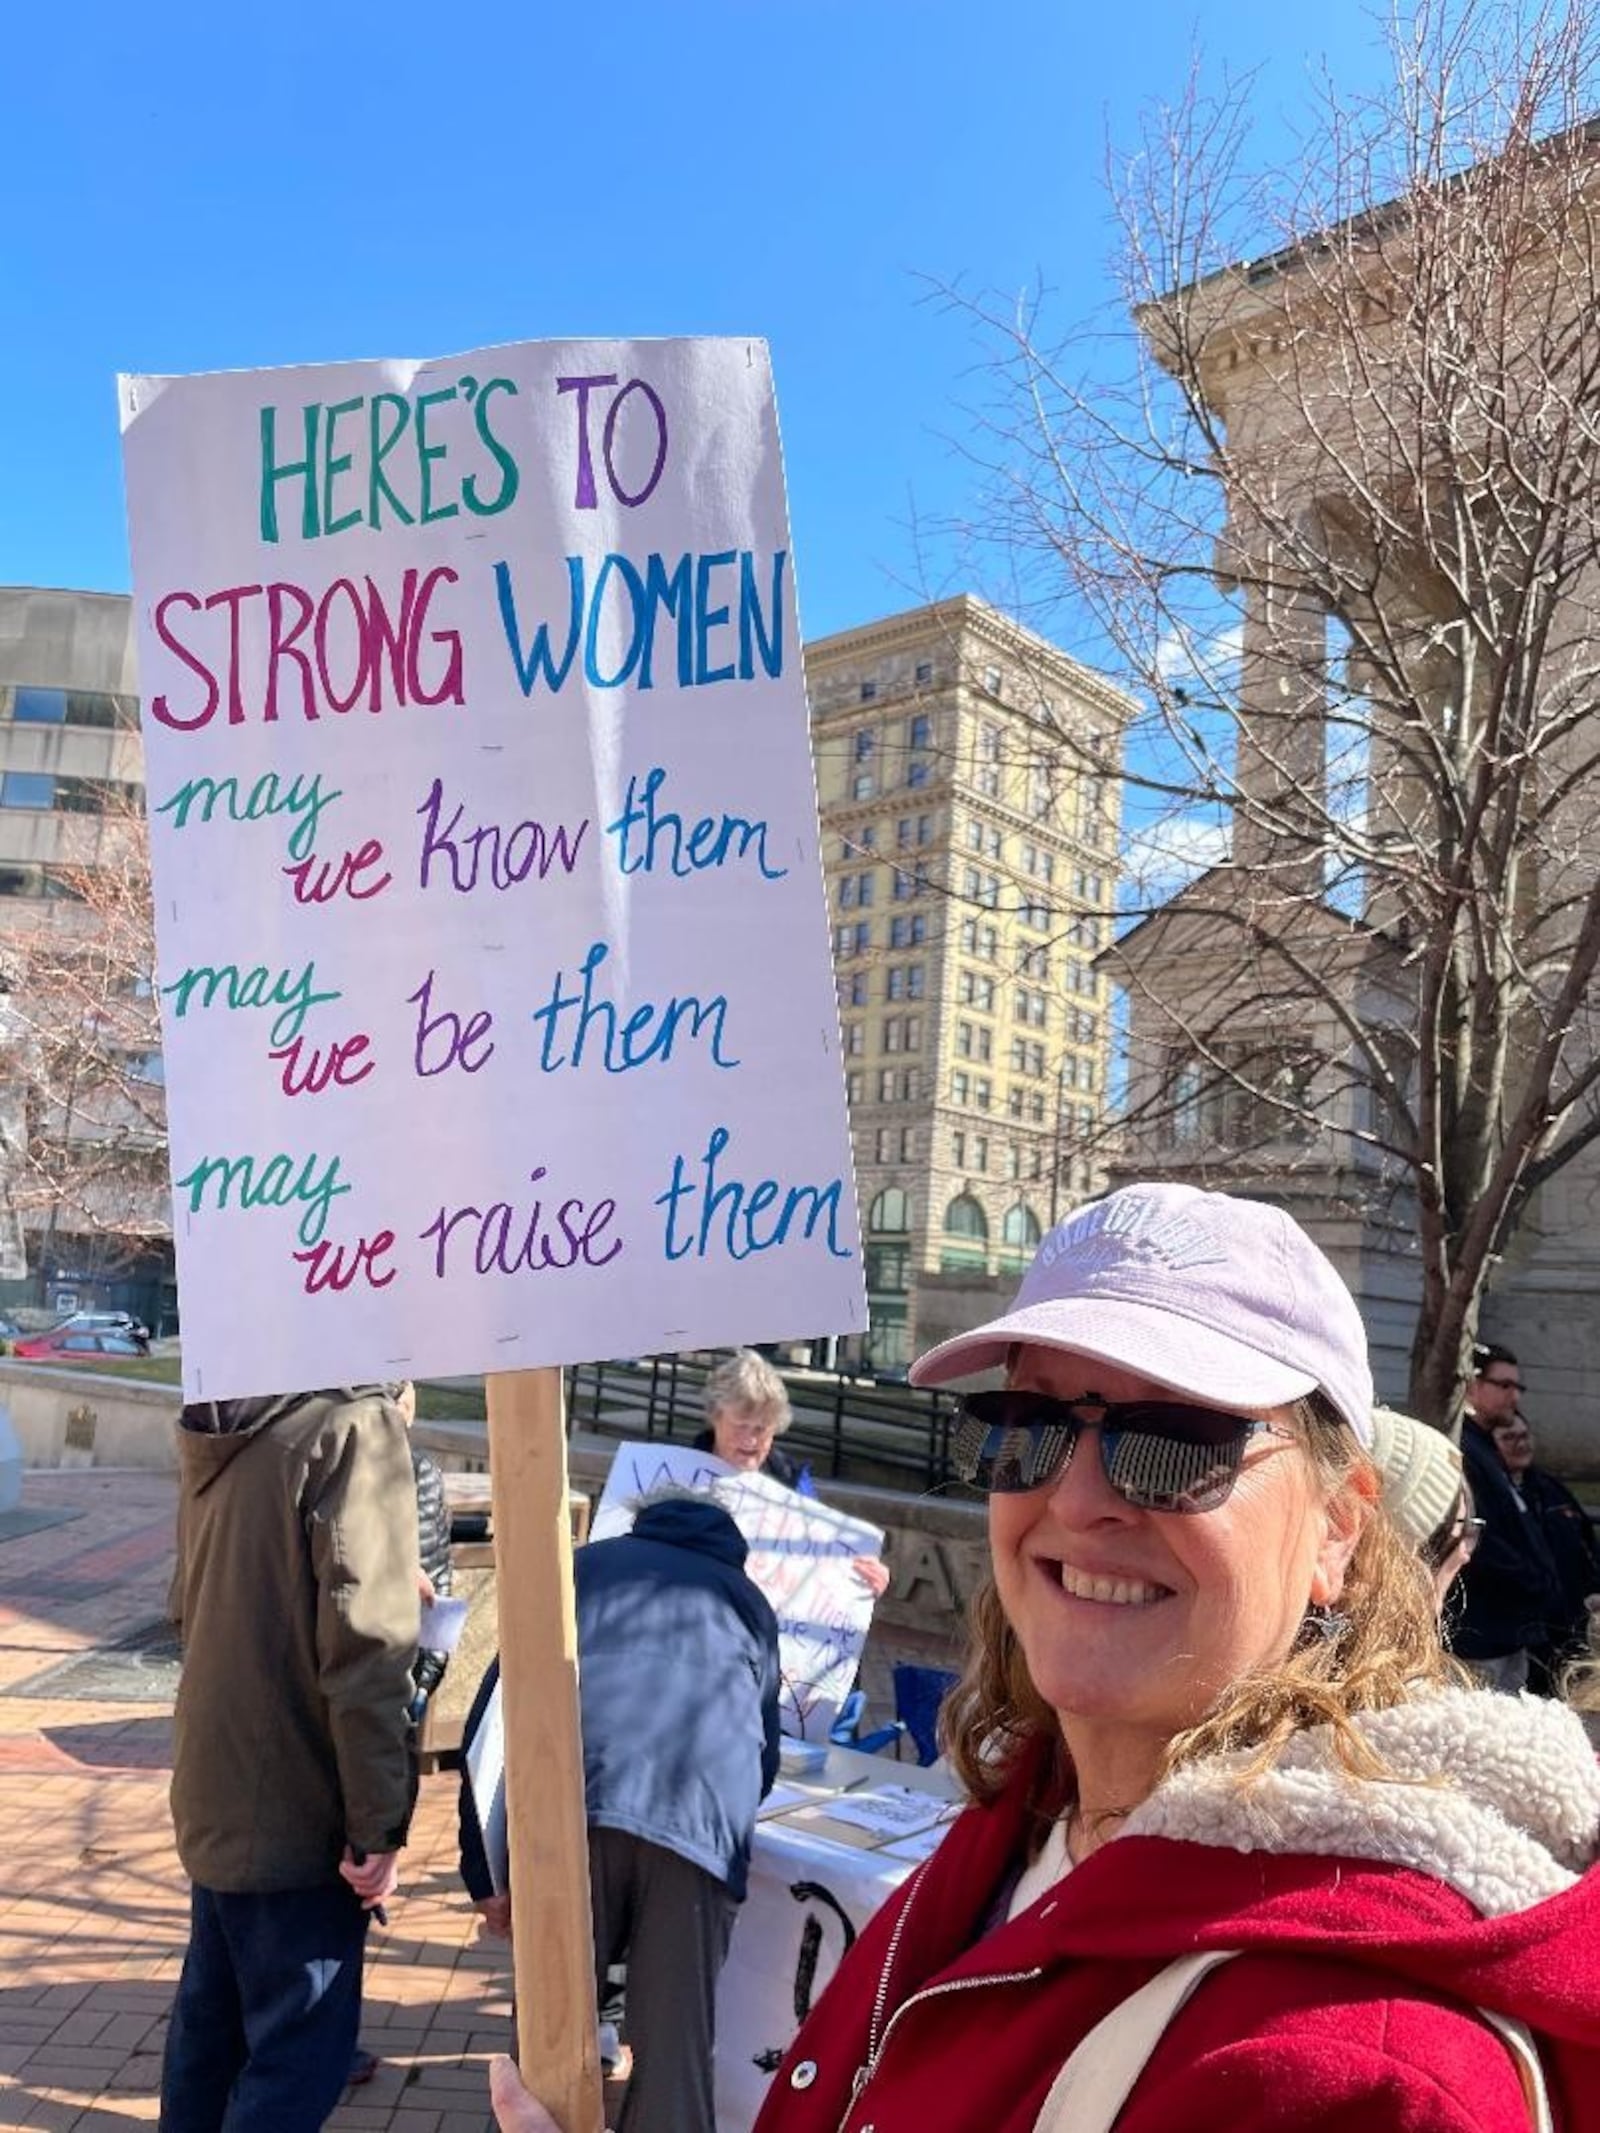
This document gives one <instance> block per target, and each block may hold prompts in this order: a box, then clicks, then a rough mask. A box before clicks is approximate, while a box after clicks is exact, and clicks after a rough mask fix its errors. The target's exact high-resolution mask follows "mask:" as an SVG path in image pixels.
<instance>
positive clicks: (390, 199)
mask: <svg viewBox="0 0 1600 2133" xmlns="http://www.w3.org/2000/svg"><path fill="white" fill-rule="evenodd" d="M1197 36H1198V39H1199V41H1200V43H1201V45H1202V46H1203V48H1204V50H1205V52H1206V53H1207V55H1208V57H1209V58H1211V59H1214V60H1216V61H1218V62H1221V61H1226V62H1227V63H1228V64H1230V65H1231V66H1234V67H1253V66H1260V67H1261V68H1262V69H1263V74H1262V78H1261V81H1260V85H1259V91H1258V100H1259V110H1260V123H1261V126H1262V129H1263V133H1264V136H1265V144H1266V145H1267V146H1269V147H1270V146H1271V145H1272V144H1273V140H1274V136H1275V135H1278V133H1279V129H1280V127H1281V126H1282V124H1283V123H1284V121H1285V119H1286V118H1289V119H1292V117H1293V115H1294V114H1295V112H1296V111H1297V110H1298V109H1302V108H1303V106H1304V103H1305V100H1306V95H1307V84H1308V81H1309V79H1310V77H1311V74H1312V72H1313V71H1314V69H1315V67H1316V65H1317V64H1318V63H1319V62H1320V61H1321V60H1323V59H1324V58H1325V59H1326V60H1328V61H1329V62H1330V63H1331V65H1332V67H1333V68H1334V71H1335V72H1336V73H1337V74H1338V75H1339V76H1340V77H1341V79H1343V80H1345V81H1346V82H1350V81H1359V80H1362V79H1370V78H1371V77H1372V76H1373V74H1374V72H1375V71H1376V69H1377V67H1378V64H1379V61H1378V56H1377V50H1378V29H1377V24H1376V21H1375V19H1374V15H1373V14H1372V13H1370V12H1369V11H1368V9H1367V8H1366V7H1364V6H1362V5H1360V4H1358V0H1331V4H1329V5H1326V6H1323V7H1320V8H1317V9H1301V8H1298V7H1294V6H1290V5H1285V4H1284V0H1232V4H1229V5H1227V6H1225V7H1224V6H1222V5H1218V4H1215V0H1213V4H1211V5H1209V6H1201V7H1199V8H1198V9H1197V8H1196V7H1195V6H1194V5H1193V4H1192V0H1191V4H1190V5H1187V6H1182V5H1178V4H1175V0H1131V4H1130V0H1124V4H1121V5H1118V4H1115V0H1111V4H1105V0H1098V4H1096V0H1091V4H1087V5H1086V4H1084V0H1075V4H1064V0H1001V4H999V5H995V6H988V7H980V6H966V7H963V6H957V5H953V4H950V0H676V4H670V0H669V4H663V0H648V4H647V0H618V4H614V5H609V6H608V5H606V4H605V0H597V4H594V0H592V4H589V5H585V6H583V7H573V8H561V7H557V6H554V5H552V4H551V0H518V4H515V5H512V4H507V0H477V4H474V5H461V6H454V7H451V6H441V5H439V4H438V0H430V4H428V5H426V6H424V5H420V4H418V0H392V4H389V5H383V4H380V0H361V4H359V5H352V4H348V0H276V4H268V5H265V6H261V7H243V8H239V7H230V6H226V5H218V4H217V0H206V4H204V5H201V4H199V0H166V4H165V5H163V6H162V7H160V8H158V9H152V10H148V11H146V12H145V14H144V15H143V16H142V17H141V15H140V13H139V11H138V10H134V9H128V8H123V7H117V6H113V5H111V4H110V0H87V4H86V5H85V4H78V5H72V4H62V0H56V4H50V0H45V4H43V5H30V6H24V7H18V8H14V9H13V10H12V11H11V13H10V16H9V18H8V20H7V24H6V29H5V72H6V83H7V97H6V146H5V158H4V176H3V177H0V292H3V308H0V318H3V322H4V330H3V334H0V388H3V389H0V583H36V584H47V585H71V586H82V587H91V588H100V589H111V590H122V589H125V588H126V586H127V582H128V579H127V557H126V545H125V537H124V529H123V515H122V489H121V473H120V464H119V457H118V449H117V428H116V416H115V404H114V391H113V378H114V374H115V373H116V372H117V371H118V370H138V371H186V370H209V369H218V368H239V367H249V366H254V365H258V364H273V363H289V362H300V361H319V360H333V359H339V358H349V357H359V356H391V355H392V356H407V355H411V356H431V355H442V354H447V353H450V352H453V351H455V350H458V349H466V348H471V347H474V346H478V345H481V344H484V343H488V342H494V341H502V340H514V339H522V338H534V337H538V336H547V335H548V336H560V335H564V334H577V333H590V334H641V335H643V334H679V333H724V332H736V333H756V334H762V335H765V336H766V337H767V339H768V340H770V341H771V343H772V347H773V356H774V364H775V368H776V373H777V382H778V394H779V404H780V410H781V413H782V418H783V425H784V441H785V453H786V459H787V465H788V476H789V492H790V503H791V510H792V514H793V519H794V536H795V551H796V560H797V564H798V569H799V585H800V596H801V607H802V615H803V620H804V624H805V628H806V631H807V634H808V635H811V636H817V635H821V634H824V633H825V632H828V631H830V630H834V629H840V628H844V627H847V626H849V625H850V624H852V623H856V622H862V621H866V620H869V619H870V618H871V617H873V616H874V615H877V614H883V613H887V612H890V611H892V610H893V609H894V608H896V607H899V606H906V605H909V604H911V603H912V602H913V601H914V600H915V599H917V598H919V597H921V596H922V592H923V588H924V586H925V585H926V586H927V588H928V589H929V590H931V591H946V590H950V589H952V587H951V585H950V583H949V580H948V578H947V576H945V575H943V573H944V571H945V569H946V567H947V566H946V565H945V564H944V563H943V562H941V559H940V558H939V557H938V556H937V555H935V556H934V557H933V558H932V560H931V563H930V564H928V565H924V564H922V563H920V562H919V558H918V550H917V543H916V542H915V540H914V539H913V537H912V533H911V530H910V528H911V522H912V520H913V517H914V516H922V517H924V518H927V517H933V518H936V517H938V516H939V515H941V514H944V513H949V512H958V511H959V510H960V509H961V508H962V505H963V503H964V502H966V501H967V500H968V499H969V476H968V474H967V472H966V470H965V469H964V467H963V465H962V463H961V461H960V458H959V455H957V454H955V453H953V452H952V449H951V444H950V439H951V438H952V437H953V436H959V434H960V432H961V429H962V426H963V425H962V418H961V412H960V410H961V404H962V399H963V394H964V393H965V392H968V391H970V390H971V385H970V379H969V376H968V373H969V371H970V368H971V366H972V364H973V363H974V361H975V360H976V358H977V352H978V351H977V349H976V347H975V344H974V342H973V339H972V336H971V333H970V330H969V329H968V328H967V327H965V326H964V325H963V324H962V323H961V322H960V321H959V320H958V319H956V318H954V317H952V316H950V315H949V314H948V313H946V312H943V311H942V310H941V309H940V308H939V307H938V306H937V305H935V304H932V303H930V302H928V301H927V300H926V293H925V287H924V284H923V282H922V280H921V279H919V277H934V278H937V279H952V280H953V279H956V278H960V279H962V280H964V281H965V282H966V283H967V284H968V285H969V286H971V287H973V288H984V287H997V288H1002V289H1015V288H1017V287H1019V286H1021V285H1022V284H1024V283H1026V282H1028V281H1030V280H1032V279H1033V278H1035V277H1036V276H1042V277H1043V278H1044V279H1045V281H1047V282H1048V283H1050V284H1051V285H1053V286H1054V287H1055V288H1056V289H1057V290H1058V291H1059V297H1058V302H1057V313H1056V315H1057V317H1058V318H1060V319H1062V320H1066V319H1068V318H1070V317H1073V316H1077V315H1082V314H1085V313H1088V312H1090V311H1092V310H1094V309H1095V308H1096V307H1097V306H1098V305H1100V304H1101V303H1103V301H1104V299H1105V293H1106V285H1105V281H1104V263H1105V257H1106V253H1107V248H1108V245H1109V242H1110V236H1111V232H1110V226H1109V221H1108V216H1107V210H1106V204H1105V199H1104V194H1103V190H1102V185H1101V173H1102V167H1103V161H1104V149H1105V143H1106V140H1107V137H1108V133H1109V136H1110V137H1111V138H1112V139H1113V140H1120V141H1123V142H1126V141H1128V140H1129V139H1130V138H1131V135H1132V130H1133V122H1134V118H1135V115H1136V113H1137V110H1138V107H1139V106H1140V105H1141V103H1143V102H1146V101H1148V100H1149V99H1150V98H1152V97H1156V96H1159V95H1161V94H1163V93H1168V92H1171V91H1174V90H1175V89H1176V88H1177V87H1178V85H1179V84H1180V82H1181V80H1182V78H1183V75H1184V72H1185V68H1186V64H1187V57H1188V53H1189V50H1190V48H1191V44H1192V43H1193V41H1194V40H1195V38H1196V37H1197ZM1280 138H1281V137H1280Z"/></svg>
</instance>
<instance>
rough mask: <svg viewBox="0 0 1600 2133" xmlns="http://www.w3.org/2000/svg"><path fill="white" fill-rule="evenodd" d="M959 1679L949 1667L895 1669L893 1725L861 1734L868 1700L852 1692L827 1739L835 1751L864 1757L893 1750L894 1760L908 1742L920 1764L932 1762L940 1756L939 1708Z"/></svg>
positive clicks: (840, 1708) (854, 1690)
mask: <svg viewBox="0 0 1600 2133" xmlns="http://www.w3.org/2000/svg"><path fill="white" fill-rule="evenodd" d="M959 1679H960V1676H959V1675H957V1674H953V1673H951V1672H950V1670H949V1668H948V1667H942V1666H912V1665H910V1664H905V1663H902V1664H900V1665H897V1666H896V1667H895V1669H894V1709H895V1715H894V1718H893V1721H892V1722H891V1723H890V1724H889V1725H886V1726H877V1727H875V1728H874V1729H873V1731H872V1732H870V1733H863V1732H862V1730H861V1721H862V1719H863V1718H864V1717H865V1716H866V1708H867V1699H866V1696H865V1694H864V1692H863V1691H862V1690H860V1689H852V1690H851V1691H850V1693H849V1695H848V1696H847V1697H846V1698H845V1700H844V1702H843V1703H842V1704H840V1706H839V1715H838V1717H837V1718H836V1719H835V1720H834V1722H833V1726H832V1728H831V1730H830V1732H829V1735H828V1738H829V1739H830V1740H831V1741H832V1742H833V1743H834V1745H835V1746H836V1747H839V1748H856V1749H859V1750H860V1752H861V1753H862V1754H863V1755H877V1754H879V1753H880V1752H881V1750H883V1749H885V1748H893V1750H894V1752H895V1755H896V1757H897V1758H898V1757H899V1756H900V1755H901V1752H902V1749H903V1746H904V1743H905V1742H906V1741H907V1740H909V1741H910V1743H911V1745H912V1748H913V1750H914V1751H915V1753H916V1758H917V1761H918V1762H919V1763H922V1764H924V1765H926V1764H928V1763H932V1762H935V1761H937V1759H938V1755H939V1706H940V1704H942V1703H943V1702H944V1699H945V1697H946V1695H947V1694H948V1693H949V1691H950V1690H951V1689H952V1688H954V1686H955V1684H956V1682H957V1681H958V1680H959Z"/></svg>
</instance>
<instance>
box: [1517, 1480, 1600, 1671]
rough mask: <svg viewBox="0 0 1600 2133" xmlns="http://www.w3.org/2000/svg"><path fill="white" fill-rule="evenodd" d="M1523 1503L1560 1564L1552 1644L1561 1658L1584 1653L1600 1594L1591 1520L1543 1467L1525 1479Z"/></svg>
mask: <svg viewBox="0 0 1600 2133" xmlns="http://www.w3.org/2000/svg"><path fill="white" fill-rule="evenodd" d="M1522 1500H1523V1502H1524V1503H1525V1504H1526V1505H1527V1506H1528V1510H1529V1512H1530V1513H1531V1514H1532V1516H1533V1517H1534V1518H1536V1519H1537V1520H1538V1522H1539V1531H1540V1533H1541V1534H1542V1535H1543V1538H1544V1543H1545V1546H1546V1547H1547V1548H1548V1549H1549V1551H1550V1559H1551V1561H1552V1562H1553V1563H1554V1564H1555V1568H1556V1577H1557V1579H1558V1580H1559V1584H1560V1591H1561V1609H1562V1611H1561V1616H1560V1620H1559V1622H1558V1623H1557V1625H1556V1630H1555V1634H1554V1636H1553V1637H1552V1638H1551V1640H1550V1641H1551V1643H1552V1644H1553V1646H1554V1647H1555V1650H1556V1652H1557V1654H1558V1655H1560V1654H1565V1655H1567V1656H1572V1655H1573V1654H1575V1653H1577V1652H1580V1651H1582V1650H1583V1648H1584V1646H1585V1644H1586V1642H1587V1638H1588V1630H1589V1610H1588V1608H1587V1607H1586V1606H1585V1605H1584V1602H1585V1601H1586V1600H1587V1599H1588V1597H1589V1595H1590V1593H1592V1592H1600V1546H1597V1544H1596V1541H1595V1533H1594V1528H1593V1526H1592V1525H1590V1523H1589V1514H1588V1512H1587V1511H1585V1509H1584V1508H1583V1505H1582V1504H1581V1503H1579V1501H1578V1499H1577V1497H1576V1496H1574V1495H1573V1493H1572V1491H1571V1490H1570V1489H1569V1488H1567V1487H1566V1486H1565V1485H1564V1484H1563V1483H1562V1482H1559V1481H1557V1479H1556V1477H1555V1476H1554V1474H1547V1473H1546V1472H1545V1470H1544V1468H1543V1467H1539V1466H1530V1467H1529V1468H1528V1470H1527V1472H1526V1473H1525V1474H1524V1475H1523V1477H1522Z"/></svg>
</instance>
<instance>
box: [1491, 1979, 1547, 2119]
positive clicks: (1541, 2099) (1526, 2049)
mask: <svg viewBox="0 0 1600 2133" xmlns="http://www.w3.org/2000/svg"><path fill="white" fill-rule="evenodd" d="M1478 2013H1479V2015H1480V2016H1481V2018H1482V2019H1483V2020H1484V2021H1485V2022H1487V2023H1488V2025H1489V2027H1490V2028H1491V2029H1492V2030H1495V2031H1496V2032H1497V2033H1498V2034H1499V2036H1500V2037H1501V2038H1502V2040H1503V2041H1504V2043H1505V2047H1506V2050H1507V2051H1508V2052H1510V2054H1511V2062H1512V2064H1513V2065H1514V2066H1515V2067H1516V2070H1517V2072H1518V2074H1519V2075H1520V2077H1521V2080H1522V2094H1523V2098H1524V2100H1525V2101H1526V2103H1527V2106H1528V2118H1529V2121H1530V2123H1531V2124H1532V2126H1533V2133H1555V2125H1556V2121H1555V2115H1554V2113H1553V2112H1552V2111H1551V2109H1550V2094H1549V2091H1548V2090H1547V2089H1546V2087H1545V2085H1544V2068H1543V2067H1542V2066H1541V2065H1540V2064H1539V2047H1538V2045H1537V2044H1535V2043H1534V2041H1533V2031H1532V2030H1531V2029H1529V2027H1528V2025H1527V2023H1526V2022H1519V2021H1517V2020H1516V2019H1515V2017H1514V2016H1512V2015H1503V2014H1496V2013H1495V2012H1494V2010H1493V2009H1492V2008H1489V2007H1480V2008H1479V2009H1478Z"/></svg>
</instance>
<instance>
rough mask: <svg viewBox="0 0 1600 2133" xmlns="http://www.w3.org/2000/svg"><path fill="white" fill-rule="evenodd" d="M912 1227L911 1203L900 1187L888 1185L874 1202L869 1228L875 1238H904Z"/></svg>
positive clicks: (868, 1222)
mask: <svg viewBox="0 0 1600 2133" xmlns="http://www.w3.org/2000/svg"><path fill="white" fill-rule="evenodd" d="M910 1227H911V1201H910V1199H909V1198H908V1197H907V1195H906V1194H905V1193H903V1192H902V1191H901V1190H900V1187H899V1186H898V1185H886V1186H885V1187H884V1189H883V1191H882V1192H880V1193H879V1195H878V1197H877V1198H876V1199H875V1200H874V1201H873V1203H872V1206H871V1209H870V1211H869V1212H868V1215H867V1228H868V1229H869V1230H870V1231H871V1233H872V1234H873V1236H875V1237H882V1236H891V1237H894V1236H903V1235H904V1234H905V1233H906V1231H908V1230H909V1229H910Z"/></svg>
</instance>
